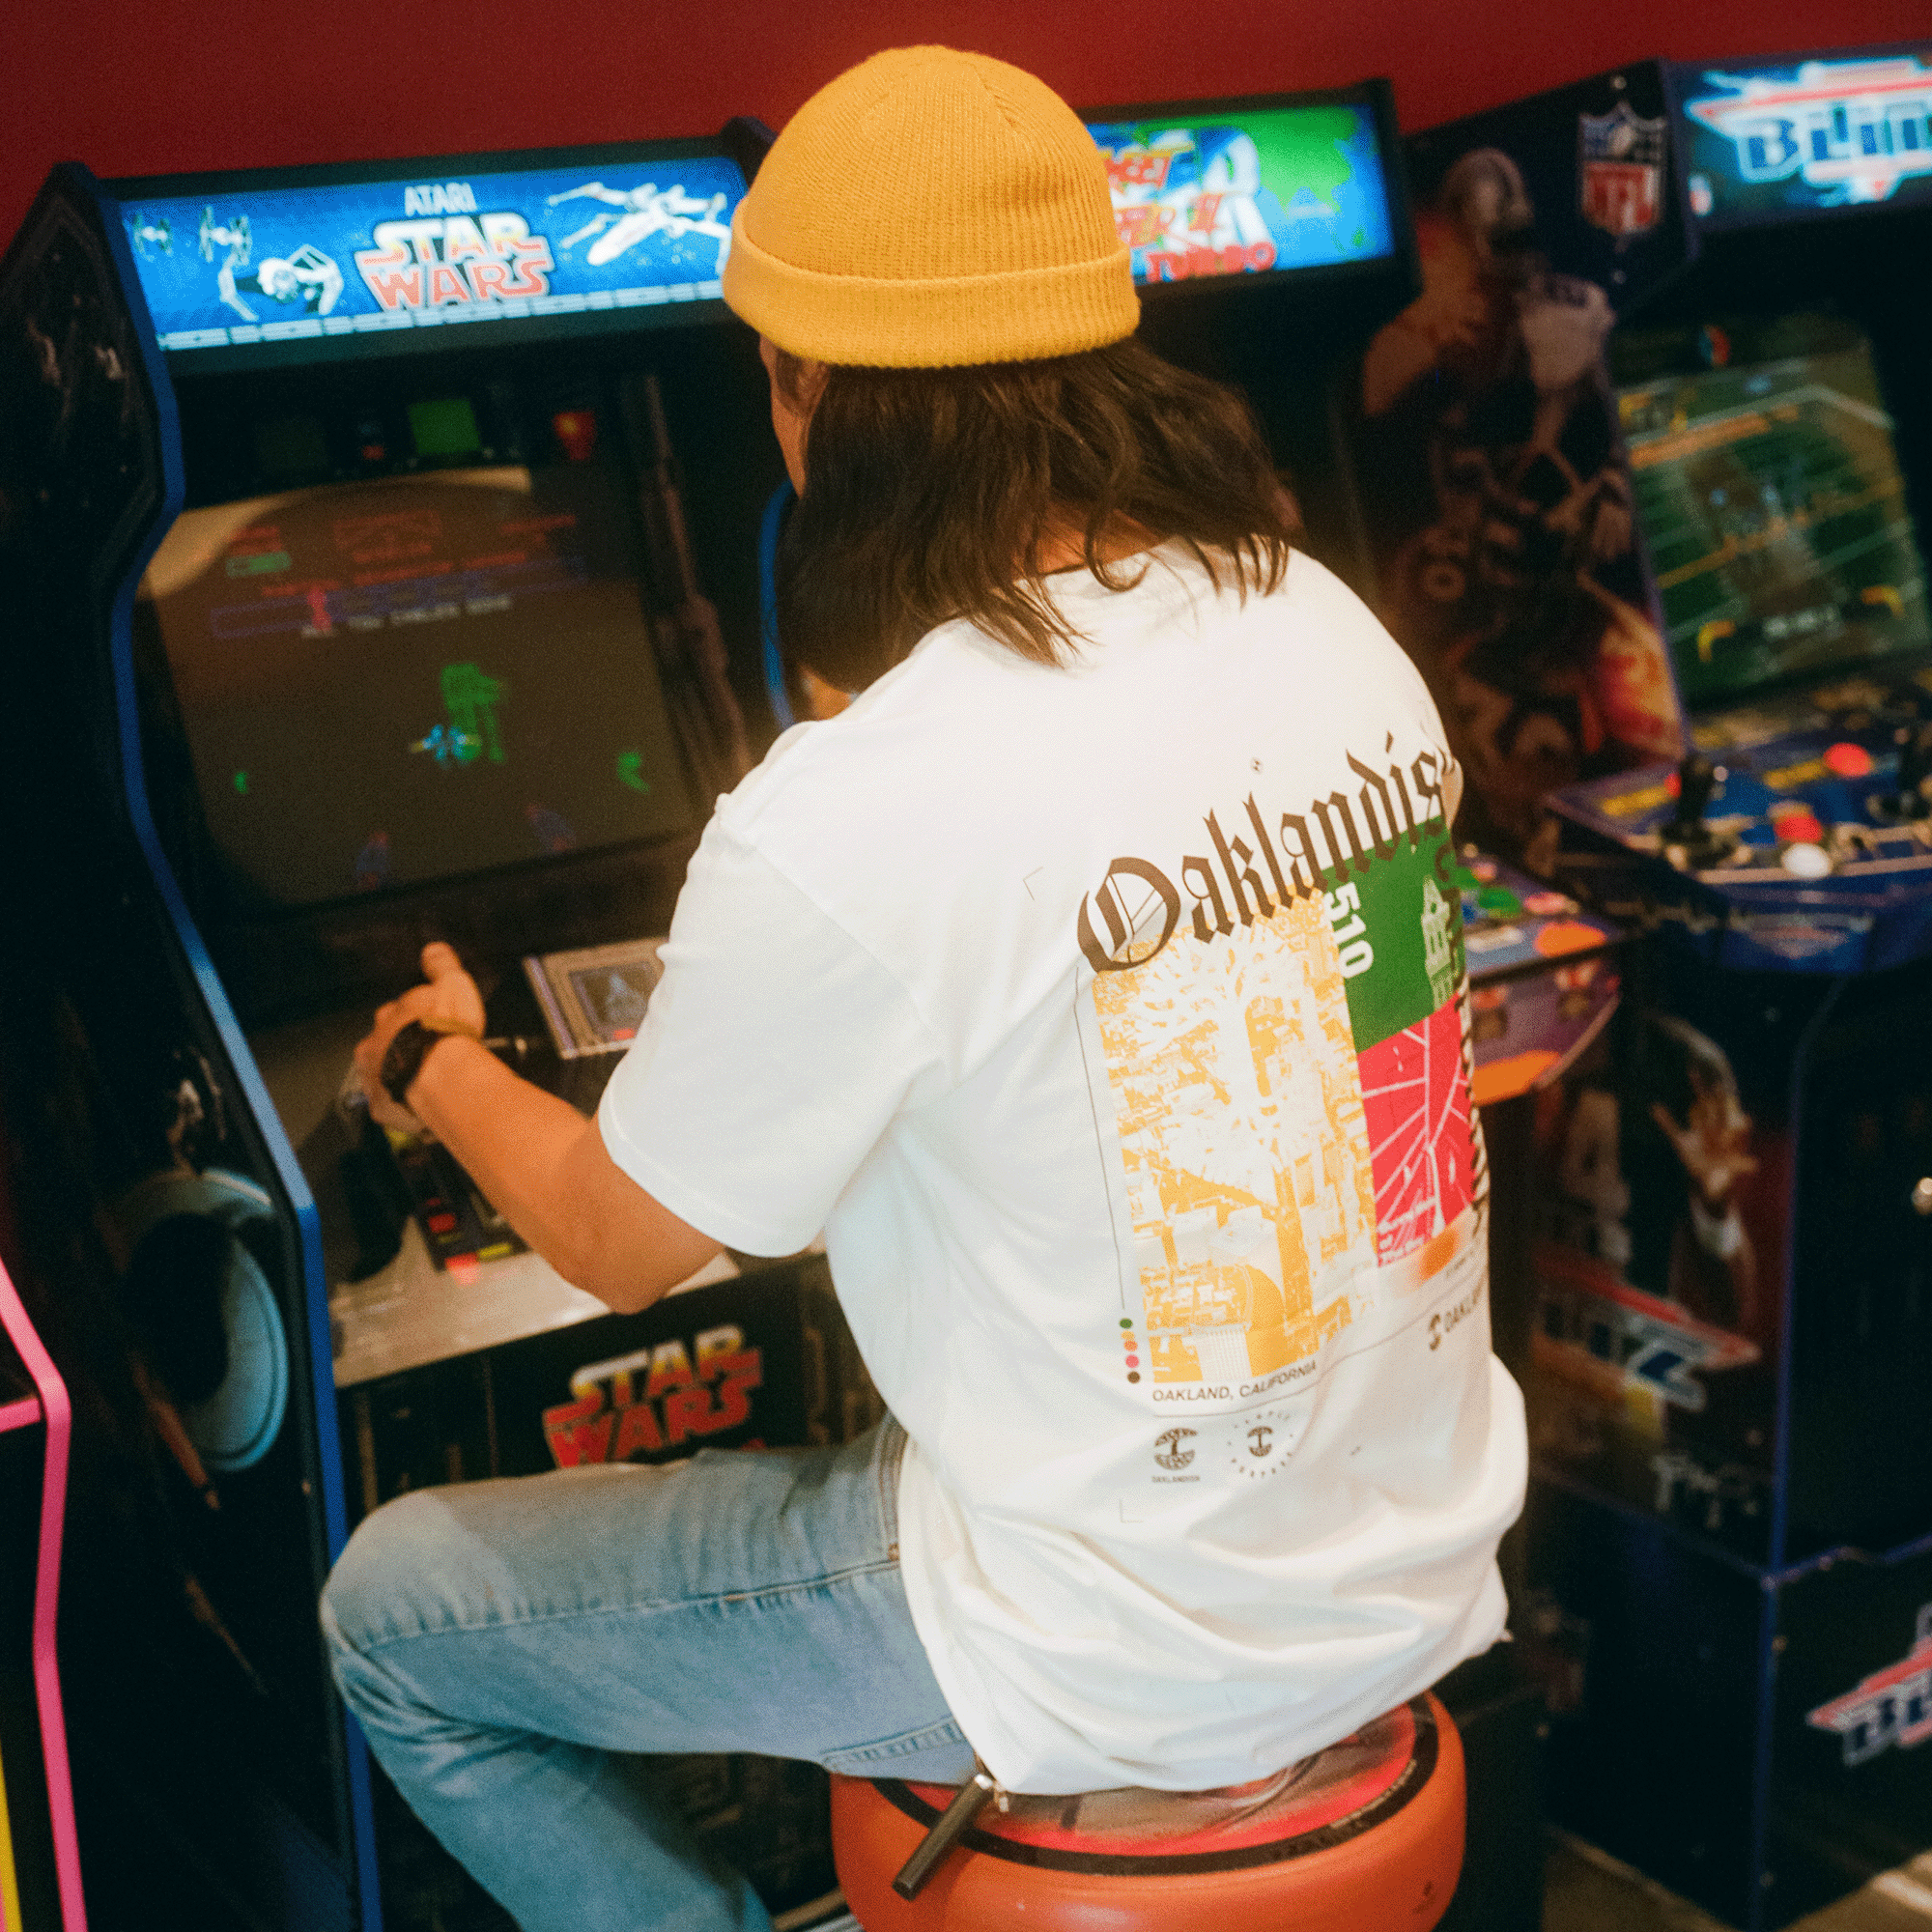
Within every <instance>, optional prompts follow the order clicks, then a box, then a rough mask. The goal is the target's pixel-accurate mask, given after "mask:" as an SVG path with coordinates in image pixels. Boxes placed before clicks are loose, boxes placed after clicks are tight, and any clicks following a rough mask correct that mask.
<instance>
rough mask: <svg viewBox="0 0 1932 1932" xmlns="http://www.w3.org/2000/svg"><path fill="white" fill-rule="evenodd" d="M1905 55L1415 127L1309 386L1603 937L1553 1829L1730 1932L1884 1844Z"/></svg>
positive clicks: (1553, 1211)
mask: <svg viewBox="0 0 1932 1932" xmlns="http://www.w3.org/2000/svg"><path fill="white" fill-rule="evenodd" d="M1928 53H1932V48H1927V47H1925V46H1918V47H1901V48H1886V49H1874V50H1858V51H1843V52H1824V53H1820V54H1817V55H1811V56H1804V55H1799V56H1793V57H1790V58H1788V59H1783V60H1778V61H1776V62H1765V61H1763V60H1756V59H1754V60H1750V61H1746V62H1741V63H1740V62H1712V63H1708V64H1705V63H1700V64H1697V65H1694V66H1691V65H1683V66H1678V65H1669V64H1662V63H1657V62H1645V63H1640V64H1637V65H1634V66H1631V67H1627V68H1624V69H1622V70H1620V71H1617V72H1615V73H1610V74H1605V75H1601V76H1599V77H1597V78H1595V79H1592V80H1589V81H1585V82H1582V83H1580V84H1578V85H1577V86H1574V87H1570V88H1565V89H1561V90H1558V91H1556V92H1553V93H1550V94H1547V95H1543V96H1539V97H1536V98H1535V99H1529V100H1525V101H1522V102H1520V103H1518V104H1516V105H1514V106H1512V107H1508V108H1504V109H1499V110H1497V111H1496V112H1494V113H1492V114H1487V115H1483V116H1480V117H1477V118H1475V119H1472V120H1470V121H1466V122H1461V123H1457V124H1455V125H1454V126H1451V127H1448V128H1440V129H1436V130H1435V131H1433V132H1431V133H1427V134H1423V135H1418V136H1416V137H1414V138H1413V139H1412V140H1411V141H1410V142H1409V144H1408V149H1409V160H1410V169H1411V178H1412V180H1413V182H1414V185H1415V187H1416V190H1417V194H1418V199H1419V203H1420V206H1421V208H1422V210H1423V213H1421V215H1420V216H1419V219H1418V230H1419V234H1420V238H1421V251H1422V259H1423V268H1424V285H1425V292H1424V295H1423V297H1422V298H1421V299H1420V300H1419V301H1418V302H1417V303H1416V304H1414V306H1413V307H1412V308H1411V309H1410V310H1409V311H1408V312H1407V313H1406V315H1405V316H1403V317H1402V318H1399V319H1398V321H1397V322H1396V323H1395V324H1393V325H1391V327H1389V328H1388V329H1385V330H1384V331H1383V332H1382V333H1381V335H1380V336H1379V337H1378V339H1377V341H1376V342H1375V343H1374V344H1373V345H1372V347H1371V349H1370V352H1369V355H1368V356H1367V357H1366V358H1365V361H1364V364H1363V371H1362V382H1361V393H1360V395H1359V397H1358V399H1357V409H1358V415H1359V421H1358V426H1357V432H1356V440H1357V447H1358V448H1359V449H1360V450H1361V451H1362V452H1363V463H1364V468H1365V470H1366V472H1367V473H1368V475H1369V476H1370V477H1371V478H1372V479H1373V498H1374V500H1375V502H1376V504H1377V509H1376V511H1375V514H1374V517H1373V522H1374V526H1375V528H1376V531H1377V533H1378V539H1379V540H1380V550H1379V554H1378V575H1379V579H1380V594H1381V597H1382V601H1383V606H1384V609H1385V611H1387V612H1388V613H1389V616H1390V620H1391V623H1392V625H1393V626H1394V627H1395V628H1396V630H1397V633H1398V635H1399V636H1401V637H1402V638H1403V639H1404V641H1405V642H1406V644H1407V645H1408V646H1409V648H1410V649H1411V650H1412V651H1413V652H1414V654H1415V655H1416V657H1417V659H1418V661H1419V662H1420V663H1421V664H1422V665H1423V667H1424V668H1425V671H1426V672H1427V674H1428V675H1429V676H1430V677H1431V679H1432V682H1433V683H1434V685H1435V689H1436V691H1437V693H1438V696H1439V697H1440V699H1441V701H1442V704H1443V710H1444V714H1445V718H1446V719H1447V720H1448V722H1449V725H1450V729H1451V732H1452V736H1453V737H1454V738H1455V740H1456V742H1457V746H1458V749H1459V751H1460V752H1461V753H1462V754H1463V758H1464V761H1465V763H1466V764H1467V765H1468V768H1469V771H1470V776H1471V781H1472V786H1473V789H1474V791H1475V794H1476V800H1475V809H1476V811H1477V812H1478V813H1479V814H1480V822H1481V823H1482V824H1483V827H1484V831H1485V833H1486V835H1487V836H1489V837H1492V838H1495V839H1497V840H1498V841H1499V842H1502V843H1504V844H1505V845H1506V846H1507V847H1509V848H1511V849H1514V850H1517V851H1520V852H1526V853H1527V855H1528V857H1529V860H1530V862H1531V864H1532V865H1533V866H1534V867H1535V868H1536V869H1538V870H1539V871H1542V872H1544V873H1545V874H1546V875H1553V876H1560V877H1561V879H1562V880H1563V881H1564V884H1565V888H1566V889H1567V890H1570V891H1574V892H1577V893H1579V894H1581V895H1583V896H1585V897H1586V898H1587V899H1588V900H1589V901H1590V902H1591V903H1592V905H1593V906H1594V907H1595V908H1596V909H1598V910H1600V911H1603V912H1605V913H1607V914H1609V915H1610V916H1611V917H1613V918H1615V919H1616V920H1617V921H1619V922H1621V923H1625V924H1627V925H1630V926H1634V927H1637V928H1640V929H1642V930H1643V931H1644V932H1645V933H1646V934H1647V935H1648V936H1647V938H1646V939H1645V940H1644V942H1643V944H1642V945H1641V946H1640V947H1634V948H1633V949H1632V950H1630V951H1629V952H1627V953H1626V964H1627V979H1626V987H1627V994H1628V997H1627V1000H1626V1004H1625V1008H1624V1010H1623V1012H1622V1014H1621V1015H1620V1017H1619V1021H1618V1023H1617V1025H1616V1027H1615V1028H1613V1029H1612V1031H1611V1032H1610V1033H1609V1034H1608V1035H1606V1036H1605V1038H1604V1039H1603V1040H1602V1041H1601V1042H1600V1043H1599V1044H1598V1045H1597V1046H1596V1047H1595V1048H1593V1049H1592V1051H1591V1052H1590V1053H1588V1054H1586V1055H1585V1056H1584V1057H1583V1058H1582V1059H1581V1060H1579V1061H1578V1062H1577V1065H1576V1066H1575V1067H1574V1068H1573V1069H1572V1071H1571V1072H1570V1073H1569V1074H1568V1075H1567V1076H1566V1077H1565V1078H1564V1079H1563V1080H1562V1081H1561V1082H1560V1083H1559V1084H1558V1085H1557V1086H1556V1087H1554V1088H1552V1089H1551V1090H1549V1091H1548V1093H1547V1094H1545V1095H1544V1096H1543V1097H1542V1098H1541V1100H1540V1101H1539V1102H1538V1111H1537V1121H1536V1128H1537V1140H1538V1144H1539V1145H1538V1158H1539V1162H1540V1168H1539V1174H1538V1179H1537V1188H1536V1191H1537V1194H1538V1196H1539V1199H1540V1202H1541V1212H1540V1217H1539V1224H1538V1227H1537V1229H1536V1231H1535V1234H1536V1238H1535V1243H1534V1271H1535V1276H1536V1281H1537V1289H1538V1307H1537V1333H1536V1338H1535V1367H1536V1373H1535V1376H1534V1378H1533V1382H1532V1388H1531V1396H1532V1428H1533V1432H1534V1449H1535V1455H1536V1469H1537V1475H1538V1482H1537V1486H1536V1492H1535V1505H1534V1508H1533V1511H1532V1519H1531V1536H1530V1549H1529V1573H1530V1580H1531V1582H1532V1584H1533V1585H1535V1586H1536V1589H1537V1591H1538V1593H1539V1594H1538V1595H1537V1597H1536V1598H1535V1600H1534V1609H1535V1617H1534V1618H1533V1620H1532V1621H1534V1622H1535V1623H1536V1624H1537V1626H1538V1629H1537V1635H1536V1646H1535V1647H1536V1648H1537V1650H1538V1651H1539V1653H1540V1655H1541V1659H1542V1662H1543V1665H1544V1666H1545V1669H1546V1674H1547V1676H1548V1681H1549V1684H1550V1687H1551V1690H1552V1695H1553V1698H1554V1701H1555V1702H1556V1704H1557V1706H1558V1708H1559V1710H1561V1711H1562V1712H1563V1713H1564V1716H1563V1720H1562V1721H1561V1722H1560V1723H1559V1725H1558V1727H1557V1730H1556V1734H1555V1740H1554V1743H1553V1746H1552V1804H1553V1808H1554V1810H1555V1812H1556V1814H1557V1815H1558V1816H1559V1817H1561V1818H1562V1819H1564V1820H1565V1822H1567V1823H1569V1824H1571V1825H1574V1826H1575V1827H1576V1828H1577V1830H1579V1831H1581V1832H1583V1833H1585V1834H1586V1835H1588V1836H1589V1837H1591V1838H1593V1839H1595V1840H1596V1841H1597V1842H1599V1843H1601V1844H1604V1845H1605V1846H1606V1847H1607V1848H1608V1849H1610V1850H1611V1851H1613V1852H1615V1853H1617V1854H1618V1855H1619V1856H1621V1857H1624V1858H1627V1859H1629V1860H1631V1861H1633V1862H1634V1863H1636V1864H1638V1865H1639V1866H1641V1867H1642V1868H1643V1869H1645V1870H1647V1871H1650V1872H1652V1873H1654V1874H1656V1875H1657V1876H1658V1877H1659V1878H1661V1879H1662V1880H1664V1881H1665V1882H1666V1883H1668V1884H1670V1885H1671V1886H1673V1887H1674V1888H1676V1889H1679V1890H1681V1891H1683V1892H1685V1893H1687V1894H1688V1895H1690V1896H1691V1897H1693V1898H1695V1899H1697V1900H1698V1901H1699V1902H1701V1903H1703V1904H1705V1905H1707V1906H1709V1907H1710V1908H1712V1909H1713V1910H1714V1911H1716V1912H1718V1913H1719V1914H1720V1915H1721V1916H1722V1917H1724V1918H1727V1919H1729V1920H1731V1921H1732V1922H1734V1923H1737V1924H1739V1925H1743V1926H1748V1927H1751V1928H1757V1927H1760V1926H1770V1925H1779V1924H1783V1923H1786V1922H1788V1921H1789V1920H1790V1919H1792V1918H1796V1917H1799V1916H1800V1915H1802V1914H1804V1913H1805V1912H1808V1911H1810V1910H1812V1909H1814V1908H1815V1907H1816V1906H1818V1905H1819V1904H1821V1903H1822V1902H1824V1901H1825V1900H1827V1899H1829V1898H1831V1897H1833V1896H1834V1895H1836V1894H1837V1893H1839V1892H1842V1891H1844V1890H1846V1889H1850V1888H1852V1887H1853V1886H1855V1885H1857V1884H1859V1883H1861V1881H1862V1880H1863V1879H1864V1878H1866V1877H1868V1876H1869V1875H1870V1874H1871V1873H1872V1872H1873V1871H1875V1870H1879V1869H1883V1868H1884V1867H1886V1866H1888V1865H1890V1864H1894V1863H1897V1862H1899V1861H1901V1860H1903V1859H1904V1858H1907V1857H1909V1856H1911V1855H1912V1854H1913V1853H1914V1852H1916V1851H1917V1850H1918V1849H1919V1848H1921V1847H1923V1846H1924V1845H1925V1844H1927V1843H1928V1842H1932V1787H1928V1786H1927V1784H1926V1781H1925V1779H1924V1777H1923V1775H1922V1767H1921V1766H1919V1765H1918V1763H1917V1760H1916V1759H1915V1758H1914V1757H1913V1756H1912V1754H1911V1753H1912V1747H1914V1746H1916V1745H1918V1743H1920V1742H1921V1741H1923V1740H1924V1739H1925V1738H1926V1737H1927V1736H1932V1718H1928V1716H1927V1713H1928V1711H1932V1704H1929V1703H1928V1701H1927V1699H1928V1695H1932V1693H1928V1690H1927V1688H1926V1687H1927V1683H1928V1678H1927V1668H1928V1666H1927V1662H1926V1658H1927V1650H1926V1646H1927V1643H1928V1636H1927V1626H1928V1621H1929V1619H1928V1616H1927V1614H1926V1613H1925V1610H1924V1609H1923V1608H1922V1607H1921V1606H1924V1605H1932V1411H1928V1409H1927V1407H1926V1405H1925V1403H1924V1401H1923V1397H1922V1389H1923V1386H1924V1381H1925V1377H1926V1373H1927V1371H1928V1369H1932V1299H1928V1297H1929V1296H1932V964H1928V957H1929V956H1932V783H1928V780H1932V627H1928V621H1927V608H1926V582H1925V569H1924V561H1923V551H1922V549H1921V547H1920V543H1919V540H1918V535H1917V534H1916V531H1917V530H1924V529H1926V528H1928V527H1932V522H1928V519H1932V381H1928V370H1929V369H1932V357H1928V354H1927V337H1926V332H1925V321H1924V318H1925V315H1926V313H1927V303H1928V300H1932V245H1929V244H1932V119H1928V114H1932V62H1928V58H1927V56H1928ZM1915 526H1916V527H1915Z"/></svg>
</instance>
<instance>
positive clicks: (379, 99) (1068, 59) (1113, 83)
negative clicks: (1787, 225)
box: [0, 0, 1927, 236]
mask: <svg viewBox="0 0 1932 1932" xmlns="http://www.w3.org/2000/svg"><path fill="white" fill-rule="evenodd" d="M28 8H29V0H11V6H10V8H9V10H8V11H9V12H11V14H12V15H13V19H12V22H11V24H10V26H9V28H8V29H7V31H6V32H5V34H4V35H0V50H4V68H5V72H6V80H7V95H8V105H7V120H8V128H7V137H6V140H5V143H4V150H0V236H11V235H12V234H13V232H14V228H15V227H16V226H17V225H18V222H19V219H20V217H21V215H22V214H24V213H25V212H26V209H27V205H28V203H29V202H30V201H31V200H32V198H33V194H34V191H35V189H36V188H37V187H38V185H39V184H40V182H41V179H42V177H43V175H44V174H45V172H46V170H47V168H48V166H49V165H50V164H51V163H52V162H54V161H56V160H63V159H73V160H83V161H86V162H87V163H88V164H89V165H90V166H91V167H93V168H94V169H95V171H96V172H97V173H99V174H102V175H122V174H157V173H172V172H178V171H183V170H187V169H193V168H236V167H260V166H270V165H281V164H284V163H289V162H298V161H330V160H350V159H364V158H369V157H372V156H408V155H431V154H458V153H463V152H466V151H469V150H475V149H488V148H522V147H554V146H562V145H565V144H568V143H572V142H579V141H602V140H621V139H639V138H647V137H650V136H655V135H669V134H694V133H708V132H711V131H713V130H714V129H716V128H718V127H719V126H720V125H721V124H722V123H723V122H724V121H725V119H727V118H728V117H729V116H730V115H732V114H755V115H758V116H760V117H762V118H763V119H764V120H766V121H769V122H770V123H771V124H772V125H773V126H774V127H777V126H779V125H780V124H781V123H782V122H783V121H784V119H785V117H786V116H787V115H788V114H789V113H790V112H791V111H792V109H793V108H795V107H796V106H797V105H798V103H799V102H800V101H801V100H803V99H805V97H806V96H807V95H808V94H810V92H811V91H812V89H813V88H815V87H817V86H818V85H819V84H820V83H821V82H823V81H825V80H828V79H830V78H831V76H832V75H833V74H835V73H837V72H838V71H840V70H841V69H843V68H845V67H848V66H850V65H851V64H852V63H853V62H854V61H856V60H859V59H861V58H863V57H864V56H865V55H866V54H868V53H870V52H872V51H874V50H875V49H877V48H879V47H882V46H894V45H903V44H905V43H909V42H915V41H941V42H945V43H949V44H951V45H954V46H967V47H973V48H976V49H978V50H980V51H982V52H985V53H991V54H998V55H999V56H1001V57H1002V58H1003V59H1006V60H1010V61H1015V62H1017V63H1018V64H1019V65H1020V66H1022V67H1027V68H1031V69H1032V70H1033V71H1035V72H1037V73H1038V74H1040V75H1041V76H1042V77H1043V78H1044V79H1046V80H1047V81H1049V82H1050V83H1051V84H1052V85H1053V86H1054V87H1056V88H1058V89H1059V90H1060V91H1061V93H1062V94H1064V95H1065V96H1066V97H1067V98H1068V99H1071V100H1073V101H1075V102H1076V103H1078V102H1099V101H1107V100H1131V99H1186V98H1198V97H1205V96H1208V95H1214V94H1241V93H1263V92H1267V91H1270V90H1273V89H1279V88H1293V87H1320V86H1327V85H1333V84H1336V83H1340V82H1344V81H1350V80H1355V79H1358V78H1360V77H1361V76H1362V75H1364V74H1370V73H1381V74H1387V75H1389V76H1390V77H1391V78H1392V79H1393V81H1394V82H1395V88H1396V99H1397V103H1398V106H1399V108H1400V110H1401V114H1402V119H1403V124H1404V126H1405V127H1408V128H1426V127H1429V126H1431V125H1433V124H1434V123H1435V122H1438V121H1445V120H1449V119H1451V118H1453V117H1454V116H1456V115H1459V114H1466V113H1470V112H1473V111H1474V110H1476V109H1478V108H1482V107H1488V106H1491V105H1493V104H1494V103H1495V102H1497V101H1501V100H1507V99H1512V98H1513V97H1514V96H1516V95H1519V94H1525V93H1530V92H1533V91H1534V90H1536V89H1538V88H1542V87H1549V86H1553V85H1555V84H1556V83H1557V82H1559V81H1563V80H1569V79H1575V78H1577V77H1578V76H1580V75H1583V74H1587V73H1592V72H1595V71H1598V70H1599V69H1602V68H1606V67H1611V66H1614V65H1615V64H1616V63H1617V62H1619V61H1625V60H1634V59H1638V58H1640V57H1642V56H1643V55H1645V54H1664V55H1669V56H1673V57H1677V58H1682V59H1701V58H1705V57H1717V56H1722V55H1741V54H1747V53H1776V52H1781V51H1785V50H1787V49H1789V48H1793V47H1805V46H1814V45H1819V44H1822V43H1837V44H1840V45H1851V44H1861V43H1874V42H1879V41H1885V40H1904V39H1908V38H1913V37H1915V36H1922V35H1923V34H1924V33H1925V32H1926V30H1927V16H1926V11H1925V0H1832V4H1831V5H1829V6H1823V5H1819V4H1817V0H1807V4H1801V0H1702V4H1700V5H1698V6H1696V7H1688V6H1684V5H1682V4H1672V0H1629V4H1627V5H1624V6H1621V7H1620V6H1617V5H1615V4H1610V5H1606V6H1588V7H1578V6H1574V5H1572V6H1566V5H1563V4H1561V0H1557V4H1554V5H1537V4H1512V0H1368V4H1366V5H1358V6H1350V5H1349V4H1347V0H1323V3H1322V4H1320V5H1309V4H1301V5H1285V4H1281V0H1246V4H1245V5H1242V4H1236V5H1235V6H1232V7H1227V8H1222V9H1216V8H1211V7H1208V8H1204V7H1200V6H1186V5H1177V4H1176V0H1058V4H1055V0H979V4H977V5H972V6H964V5H958V4H953V5H950V6H949V5H941V4H937V0H838V4H834V5H825V4H813V0H791V4H775V0H707V4H697V5H686V6H681V7H675V8H673V7H665V6H653V5H650V4H642V5H640V4H639V0H577V4H575V5H572V6H561V5H542V4H538V0H251V4H250V5H248V6H245V7H235V6H219V5H216V4H215V0H141V3H140V4H136V0H43V4H42V5H40V6H38V7H34V8H33V9H32V15H31V18H29V17H28Z"/></svg>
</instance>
